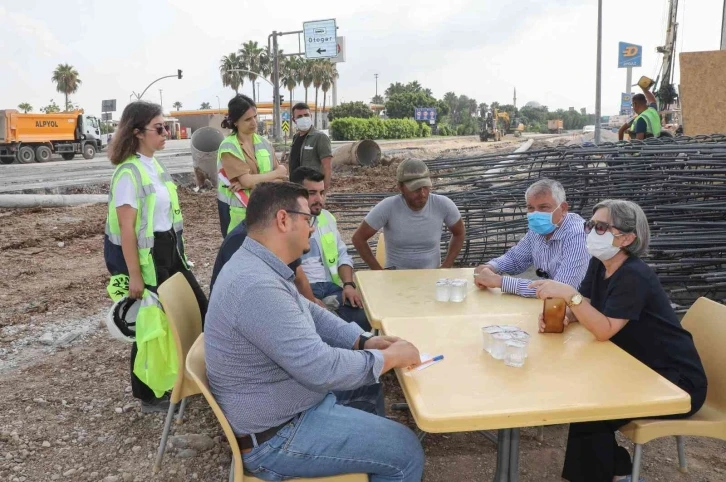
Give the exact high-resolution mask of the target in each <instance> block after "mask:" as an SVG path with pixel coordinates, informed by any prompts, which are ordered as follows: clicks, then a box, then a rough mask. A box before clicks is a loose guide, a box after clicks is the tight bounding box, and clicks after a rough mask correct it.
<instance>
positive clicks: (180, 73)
mask: <svg viewBox="0 0 726 482" xmlns="http://www.w3.org/2000/svg"><path fill="white" fill-rule="evenodd" d="M176 76H177V78H178V79H180V80H181V78H182V71H181V69H178V70H177V71H176Z"/></svg>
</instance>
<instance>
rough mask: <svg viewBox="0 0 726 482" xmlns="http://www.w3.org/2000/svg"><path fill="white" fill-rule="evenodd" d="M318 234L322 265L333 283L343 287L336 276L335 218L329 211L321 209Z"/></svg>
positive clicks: (336, 242)
mask: <svg viewBox="0 0 726 482" xmlns="http://www.w3.org/2000/svg"><path fill="white" fill-rule="evenodd" d="M317 229H318V232H319V234H320V245H321V248H322V253H320V255H321V256H322V257H323V264H324V265H325V267H326V268H328V271H329V272H330V277H331V278H332V279H333V283H335V284H337V285H338V286H343V282H342V281H341V280H340V276H339V275H338V238H337V235H338V228H337V222H336V220H335V216H333V215H332V214H331V213H330V211H327V210H325V209H323V210H322V211H321V212H320V215H319V216H318V228H317Z"/></svg>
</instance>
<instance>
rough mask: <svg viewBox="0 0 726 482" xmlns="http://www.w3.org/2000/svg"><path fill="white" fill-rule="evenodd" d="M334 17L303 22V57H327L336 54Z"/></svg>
mask: <svg viewBox="0 0 726 482" xmlns="http://www.w3.org/2000/svg"><path fill="white" fill-rule="evenodd" d="M335 31H336V29H335V19H334V18H331V19H329V20H315V21H312V22H303V35H304V37H305V58H308V59H329V58H332V57H335V56H337V55H338V44H337V42H336V36H335Z"/></svg>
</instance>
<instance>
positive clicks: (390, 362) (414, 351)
mask: <svg viewBox="0 0 726 482" xmlns="http://www.w3.org/2000/svg"><path fill="white" fill-rule="evenodd" d="M371 341H373V340H371ZM369 343H370V342H369ZM382 353H383V371H382V373H385V372H387V371H388V370H391V369H392V368H406V367H409V366H417V365H420V364H421V354H420V353H419V352H418V348H416V347H415V346H413V345H412V344H411V343H409V342H407V341H406V340H398V341H396V342H394V343H392V344H391V346H389V347H388V348H386V349H385V350H383V352H382Z"/></svg>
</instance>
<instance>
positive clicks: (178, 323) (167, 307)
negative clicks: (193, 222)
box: [153, 273, 202, 473]
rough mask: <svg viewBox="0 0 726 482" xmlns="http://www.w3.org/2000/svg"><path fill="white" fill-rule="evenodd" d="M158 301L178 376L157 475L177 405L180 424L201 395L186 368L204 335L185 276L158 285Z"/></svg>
mask: <svg viewBox="0 0 726 482" xmlns="http://www.w3.org/2000/svg"><path fill="white" fill-rule="evenodd" d="M159 301H161V304H162V306H163V307H164V312H165V313H166V318H167V320H168V321H169V329H170V330H171V333H172V335H173V336H174V341H175V344H176V353H177V362H178V366H179V373H178V374H177V377H176V382H174V388H173V389H172V391H171V397H170V398H169V411H168V412H167V413H166V421H165V422H164V431H163V432H162V433H161V442H159V450H158V452H157V454H156V461H155V462H154V469H153V470H154V473H157V472H159V470H161V461H162V459H163V458H164V452H165V451H166V441H167V439H168V438H169V431H170V429H171V421H172V419H173V418H174V410H175V409H176V406H177V405H178V404H179V401H181V407H179V414H178V415H177V417H176V421H177V423H181V422H182V417H183V416H184V409H185V408H186V406H187V402H188V400H189V397H191V396H192V395H196V394H198V393H201V392H200V391H199V387H198V386H197V383H196V382H195V381H194V380H193V379H192V378H191V377H190V376H189V374H188V373H187V372H186V370H185V368H184V366H185V361H186V357H187V353H188V352H189V348H191V346H192V344H193V343H194V340H196V339H197V337H198V336H199V335H200V334H201V333H202V315H201V313H200V312H199V305H198V304H197V299H196V297H195V296H194V291H192V288H191V286H189V283H188V282H187V280H186V278H184V275H183V274H181V273H177V274H175V275H174V276H172V277H171V278H169V279H168V280H166V281H164V282H163V283H162V284H161V286H159Z"/></svg>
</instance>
